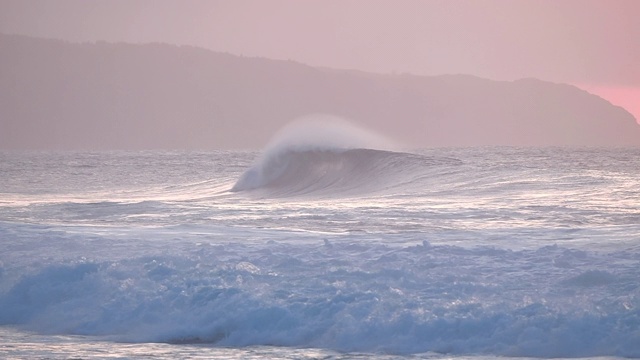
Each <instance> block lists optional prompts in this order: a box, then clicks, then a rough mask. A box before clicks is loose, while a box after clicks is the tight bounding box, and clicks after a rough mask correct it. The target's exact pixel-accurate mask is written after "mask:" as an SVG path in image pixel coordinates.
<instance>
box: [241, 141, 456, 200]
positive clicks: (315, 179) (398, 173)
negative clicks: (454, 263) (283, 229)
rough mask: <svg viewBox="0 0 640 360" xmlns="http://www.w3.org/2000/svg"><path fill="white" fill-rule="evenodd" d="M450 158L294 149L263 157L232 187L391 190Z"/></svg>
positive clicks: (277, 191) (323, 192) (276, 193)
mask: <svg viewBox="0 0 640 360" xmlns="http://www.w3.org/2000/svg"><path fill="white" fill-rule="evenodd" d="M457 163H459V161H457V160H455V159H448V158H434V157H428V156H423V155H418V154H412V153H406V152H395V151H386V150H374V149H311V150H299V149H289V150H286V151H281V152H278V153H276V154H272V155H270V156H268V157H265V158H264V159H261V160H260V161H259V162H257V163H256V164H255V165H254V166H252V167H251V168H250V169H249V170H247V171H246V172H245V173H244V174H243V175H242V176H241V177H240V179H239V180H238V181H237V182H236V184H235V185H234V186H233V188H232V189H231V191H235V192H241V191H256V190H260V191H261V192H260V193H261V195H267V196H272V197H288V196H302V195H307V196H349V195H359V194H371V193H374V192H379V191H385V190H386V191H389V190H392V189H394V188H397V187H398V186H400V185H403V184H407V183H411V182H413V181H415V180H416V179H419V178H420V177H421V176H424V175H425V174H426V173H427V172H428V171H429V170H431V169H432V168H433V167H434V166H437V165H451V164H457Z"/></svg>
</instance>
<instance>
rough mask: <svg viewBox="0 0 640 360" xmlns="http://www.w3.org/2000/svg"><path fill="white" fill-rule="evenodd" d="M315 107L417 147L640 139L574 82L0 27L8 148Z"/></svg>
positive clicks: (126, 144)
mask: <svg viewBox="0 0 640 360" xmlns="http://www.w3.org/2000/svg"><path fill="white" fill-rule="evenodd" d="M309 113H329V114H334V115H338V116H343V117H346V118H349V119H351V120H353V121H354V122H356V123H358V124H361V125H363V126H365V127H368V128H370V129H372V130H374V131H377V132H380V133H382V134H385V135H388V136H390V137H391V138H394V139H396V140H398V141H400V142H402V143H404V144H406V146H409V147H434V146H476V145H523V146H547V145H560V146H563V145H567V146H628V145H640V126H638V125H637V123H636V122H635V119H634V118H633V116H632V115H631V114H629V113H628V112H627V111H625V110H624V109H622V108H620V107H616V106H613V105H611V104H610V103H609V102H607V101H605V100H603V99H602V98H599V97H597V96H595V95H591V94H589V93H587V92H585V91H582V90H579V89H578V88H576V87H573V86H570V85H564V84H554V83H549V82H544V81H539V80H535V79H523V80H518V81H513V82H499V81H490V80H485V79H481V78H477V77H473V76H468V75H447V76H435V77H424V76H413V75H378V74H370V73H363V72H356V71H341V70H330V69H322V68H314V67H310V66H306V65H302V64H299V63H296V62H290V61H274V60H267V59H261V58H247V57H240V56H232V55H228V54H222V53H216V52H212V51H208V50H204V49H200V48H194V47H184V46H180V47H179V46H171V45H164V44H148V45H131V44H111V43H104V42H99V43H95V44H73V43H67V42H63V41H58V40H44V39H35V38H29V37H23V36H16V35H0V148H3V149H153V148H173V149H212V148H222V149H224V148H261V147H262V146H263V145H264V144H265V143H266V141H267V140H268V139H269V138H270V137H271V136H272V135H273V133H274V132H276V131H277V129H278V128H280V127H281V126H283V125H284V124H286V123H287V122H289V121H291V120H292V119H294V118H296V117H299V116H302V115H306V114H309Z"/></svg>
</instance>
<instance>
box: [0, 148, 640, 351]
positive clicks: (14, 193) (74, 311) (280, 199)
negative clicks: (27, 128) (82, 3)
mask: <svg viewBox="0 0 640 360" xmlns="http://www.w3.org/2000/svg"><path fill="white" fill-rule="evenodd" d="M0 174H2V176H1V177H0V239H1V241H0V325H1V326H2V327H1V328H0V330H2V334H3V336H2V338H3V342H4V344H0V356H2V357H12V356H13V357H18V358H25V357H40V358H68V357H74V356H75V357H100V356H104V357H107V356H108V355H109V354H116V355H118V354H119V355H118V356H122V357H130V358H136V357H143V356H147V355H148V356H151V357H156V358H176V357H189V356H191V357H194V358H197V357H198V356H201V357H206V358H215V357H219V358H233V357H238V358H241V357H245V358H247V357H254V358H261V357H262V358H278V357H280V358H318V357H322V358H354V357H371V356H374V355H375V356H378V357H380V358H384V357H385V356H387V357H389V358H392V357H399V358H410V357H412V356H415V357H419V358H442V357H445V356H448V357H459V358H463V357H465V356H471V357H474V358H481V357H495V356H524V357H594V356H612V357H616V356H617V357H640V311H639V309H640V151H639V150H637V149H519V148H478V149H432V150H422V151H410V152H394V151H389V150H372V149H359V148H355V149H350V148H343V147H338V146H335V144H334V145H332V146H331V147H324V148H322V147H320V148H318V147H313V148H304V147H300V146H297V147H292V148H289V150H287V149H286V148H285V149H284V150H282V149H281V150H280V151H279V152H278V153H277V154H276V155H273V154H272V155H270V156H265V155H261V154H260V153H256V152H230V151H227V152H201V153H187V152H138V153H127V152H101V153H84V152H66V153H8V152H5V153H0ZM265 174H266V175H265ZM247 184H249V185H247ZM232 188H233V189H234V191H230V190H231V189H232ZM144 354H147V355H144ZM384 354H386V355H384Z"/></svg>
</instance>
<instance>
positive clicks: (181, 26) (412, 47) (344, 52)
mask: <svg viewBox="0 0 640 360" xmlns="http://www.w3.org/2000/svg"><path fill="white" fill-rule="evenodd" d="M0 32H4V33H15V34H26V35H34V36H40V37H50V38H61V39H67V40H71V41H95V40H106V41H126V42H166V43H172V44H187V45H195V46H201V47H205V48H208V49H212V50H216V51H224V52H230V53H234V54H243V55H247V56H261V57H267V58H274V59H291V60H296V61H300V62H303V63H307V64H311V65H320V66H327V67H334V68H349V69H360V70H366V71H373V72H381V73H393V72H396V73H402V72H408V73H414V74H422V75H437V74H450V73H466V74H473V75H477V76H481V77H485V78H490V79H497V80H513V79H517V78H523V77H536V78H540V79H543V80H549V81H555V82H567V83H572V84H576V85H579V86H582V87H583V88H585V89H587V90H589V91H591V92H594V93H598V94H600V95H601V96H605V97H607V98H608V99H609V100H610V101H612V102H613V103H615V104H618V105H622V106H624V107H625V108H627V109H628V110H629V111H631V112H632V113H634V114H635V115H636V118H637V119H640V0H520V1H519V0H468V1H454V0H423V1H414V0H396V1H393V0H359V1H352V0H318V1H304V0H300V1H295V0H270V1H242V0H229V1H213V0H179V1H178V0H175V1H167V0H56V1H49V0H43V1H30V0H0Z"/></svg>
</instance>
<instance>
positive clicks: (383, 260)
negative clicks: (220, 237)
mask: <svg viewBox="0 0 640 360" xmlns="http://www.w3.org/2000/svg"><path fill="white" fill-rule="evenodd" d="M363 253H366V254H367V257H366V259H365V258H362V257H361V254H363ZM558 258H562V259H564V261H565V263H566V264H565V266H564V267H563V268H562V269H559V268H557V267H553V266H550V264H552V263H553V260H554V259H558ZM628 258H629V254H627V253H626V252H619V253H609V254H599V253H597V252H576V251H575V250H570V249H565V248H561V247H557V246H550V247H543V248H539V249H533V250H526V251H508V250H501V249H496V248H492V247H478V248H474V249H463V248H459V247H455V246H434V245H431V244H430V243H428V242H424V243H422V244H421V245H415V246H403V247H397V248H392V247H388V246H385V245H375V244H366V243H362V242H334V241H327V242H323V243H320V244H316V245H311V244H309V245H292V244H269V245H264V246H255V245H252V246H249V245H240V244H227V245H216V246H205V245H201V246H196V247H194V248H193V249H191V250H188V251H187V252H182V253H178V254H175V255H169V254H157V255H155V256H144V255H140V254H138V255H135V256H129V257H125V258H122V259H120V260H107V259H103V260H99V259H96V260H87V259H78V260H59V261H55V262H52V263H50V264H46V265H42V264H37V263H33V264H30V265H29V266H30V267H31V268H33V270H32V271H30V272H27V273H24V274H23V276H22V277H20V278H18V279H15V280H13V284H12V285H11V286H9V287H7V288H6V289H5V291H2V292H0V325H13V326H20V327H22V328H25V329H28V330H32V331H37V332H41V333H62V334H83V335H94V336H104V337H106V338H108V339H113V340H118V341H125V342H167V343H206V344H215V345H217V346H233V347H238V346H250V345H276V346H295V347H319V348H327V349H335V350H340V351H366V352H385V353H394V354H410V353H421V352H428V351H434V352H439V353H451V354H494V355H505V356H535V357H576V356H585V357H588V356H604V355H616V356H627V357H637V356H640V347H639V345H638V344H640V342H638V337H639V336H640V333H639V332H638V324H640V297H639V295H640V294H639V293H638V289H637V287H636V286H635V279H636V276H637V268H630V267H627V266H626V262H625V261H628ZM604 263H608V264H610V265H609V271H608V272H606V273H605V272H597V271H594V270H593V267H598V266H600V265H599V264H604ZM589 264H591V265H589ZM0 268H2V271H0V274H4V275H3V276H4V281H5V282H6V281H9V279H10V278H13V276H12V275H13V273H14V272H15V271H16V270H18V269H16V268H13V267H12V266H11V265H9V264H5V265H2V264H0ZM584 279H587V280H584ZM593 279H595V280H593ZM603 279H604V280H603ZM0 280H2V279H1V278H0ZM5 285H6V284H5Z"/></svg>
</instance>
